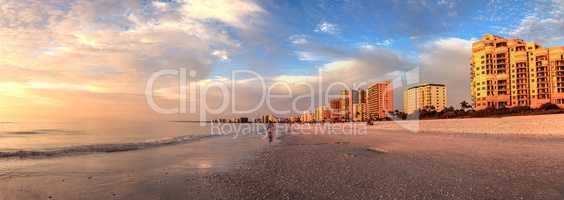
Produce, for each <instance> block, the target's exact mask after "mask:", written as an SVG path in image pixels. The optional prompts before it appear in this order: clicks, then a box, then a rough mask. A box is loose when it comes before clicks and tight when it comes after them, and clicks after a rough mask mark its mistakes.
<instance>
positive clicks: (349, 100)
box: [339, 89, 359, 121]
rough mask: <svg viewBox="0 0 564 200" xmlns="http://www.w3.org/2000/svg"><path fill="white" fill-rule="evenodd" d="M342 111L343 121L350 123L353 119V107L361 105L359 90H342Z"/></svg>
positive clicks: (340, 98)
mask: <svg viewBox="0 0 564 200" xmlns="http://www.w3.org/2000/svg"><path fill="white" fill-rule="evenodd" d="M339 100H340V109H339V111H340V112H341V114H342V116H341V117H342V120H343V121H350V120H352V118H353V105H354V104H358V103H359V92H358V90H349V89H347V90H341V92H340V95H339Z"/></svg>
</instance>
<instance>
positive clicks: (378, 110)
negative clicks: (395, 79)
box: [366, 80, 394, 119]
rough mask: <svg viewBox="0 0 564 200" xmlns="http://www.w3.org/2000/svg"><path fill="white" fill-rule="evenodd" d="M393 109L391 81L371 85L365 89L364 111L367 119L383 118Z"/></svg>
mask: <svg viewBox="0 0 564 200" xmlns="http://www.w3.org/2000/svg"><path fill="white" fill-rule="evenodd" d="M393 109H394V93H393V87H392V81H390V80H387V81H384V82H380V83H375V84H372V85H371V86H370V87H368V88H367V89H366V111H367V114H368V118H369V119H375V118H379V119H381V118H385V117H386V114H387V113H388V112H390V111H393Z"/></svg>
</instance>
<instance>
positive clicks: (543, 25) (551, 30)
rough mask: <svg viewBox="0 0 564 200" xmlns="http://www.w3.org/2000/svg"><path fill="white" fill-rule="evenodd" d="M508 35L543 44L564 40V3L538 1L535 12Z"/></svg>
mask: <svg viewBox="0 0 564 200" xmlns="http://www.w3.org/2000/svg"><path fill="white" fill-rule="evenodd" d="M508 33H509V34H510V35H513V36H516V37H522V38H525V39H528V40H534V41H537V42H541V43H548V42H558V41H562V40H564V1H562V0H552V1H548V0H537V1H536V3H535V11H534V12H533V13H532V14H530V15H528V16H526V17H525V18H523V19H522V20H521V21H520V22H519V24H518V26H517V27H516V28H515V29H514V30H512V31H508Z"/></svg>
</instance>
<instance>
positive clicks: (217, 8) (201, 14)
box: [182, 0, 265, 29]
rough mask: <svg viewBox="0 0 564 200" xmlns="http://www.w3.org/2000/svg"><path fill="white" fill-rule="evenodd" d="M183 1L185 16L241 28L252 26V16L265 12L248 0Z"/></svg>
mask: <svg viewBox="0 0 564 200" xmlns="http://www.w3.org/2000/svg"><path fill="white" fill-rule="evenodd" d="M183 3H184V6H183V7H182V11H183V14H185V16H187V17H190V18H193V19H200V20H216V21H219V22H223V23H225V24H229V25H231V26H235V27H238V28H242V29H248V28H252V23H253V16H258V15H260V14H263V13H265V11H264V10H263V9H262V8H261V7H260V6H259V5H257V4H256V3H254V2H252V1H249V0H237V1H230V0H206V1H201V0H184V1H183ZM249 20H250V21H249Z"/></svg>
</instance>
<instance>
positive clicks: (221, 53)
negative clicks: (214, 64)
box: [212, 50, 229, 61]
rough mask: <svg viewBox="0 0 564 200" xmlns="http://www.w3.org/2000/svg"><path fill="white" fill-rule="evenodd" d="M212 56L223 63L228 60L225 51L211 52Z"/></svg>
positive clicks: (227, 54) (227, 53)
mask: <svg viewBox="0 0 564 200" xmlns="http://www.w3.org/2000/svg"><path fill="white" fill-rule="evenodd" d="M212 55H214V56H215V57H217V58H219V59H220V60H223V61H227V60H229V52H227V51H226V50H215V51H213V52H212Z"/></svg>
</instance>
